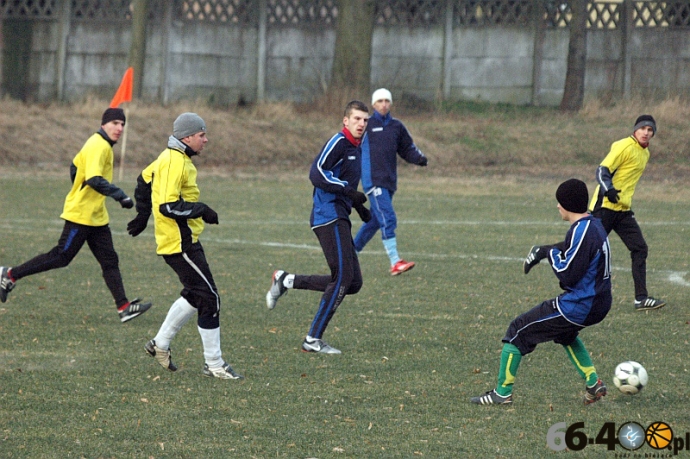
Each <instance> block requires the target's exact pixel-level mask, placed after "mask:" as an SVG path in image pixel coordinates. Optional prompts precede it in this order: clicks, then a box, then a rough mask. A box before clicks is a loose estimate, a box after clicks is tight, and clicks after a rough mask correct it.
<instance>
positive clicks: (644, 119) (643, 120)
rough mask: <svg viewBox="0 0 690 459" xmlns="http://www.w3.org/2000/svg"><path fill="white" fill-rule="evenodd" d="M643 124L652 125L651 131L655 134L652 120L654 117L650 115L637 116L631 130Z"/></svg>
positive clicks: (643, 125) (654, 125) (635, 129)
mask: <svg viewBox="0 0 690 459" xmlns="http://www.w3.org/2000/svg"><path fill="white" fill-rule="evenodd" d="M645 126H651V127H652V132H654V134H656V121H654V118H653V117H652V115H640V116H638V117H637V120H635V126H634V127H633V132H635V131H637V130H638V129H640V128H641V127H645Z"/></svg>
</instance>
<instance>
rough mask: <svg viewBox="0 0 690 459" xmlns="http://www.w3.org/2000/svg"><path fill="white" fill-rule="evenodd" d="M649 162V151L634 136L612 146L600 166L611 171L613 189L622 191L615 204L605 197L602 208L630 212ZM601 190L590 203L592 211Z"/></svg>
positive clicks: (595, 193)
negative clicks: (634, 195)
mask: <svg viewBox="0 0 690 459" xmlns="http://www.w3.org/2000/svg"><path fill="white" fill-rule="evenodd" d="M648 161H649V149H648V148H643V147H642V146H641V145H640V144H639V143H638V142H637V140H635V138H634V137H633V136H630V137H626V138H625V139H622V140H619V141H617V142H614V143H613V144H611V150H610V151H609V154H608V155H606V157H605V158H604V160H603V161H602V162H601V164H600V165H601V166H604V167H606V168H608V170H609V171H611V181H612V183H613V187H614V188H615V189H617V190H620V191H619V193H618V202H617V203H615V204H614V203H612V202H611V201H609V200H608V198H607V197H606V196H603V202H602V204H601V207H604V208H606V209H611V210H615V211H628V210H630V209H631V207H632V198H633V194H635V187H636V186H637V182H639V180H640V177H642V173H643V172H644V170H645V168H646V167H647V162H648ZM600 188H601V185H597V188H596V190H595V191H594V195H593V196H592V201H591V202H590V209H594V206H595V205H596V202H597V199H599V189H600Z"/></svg>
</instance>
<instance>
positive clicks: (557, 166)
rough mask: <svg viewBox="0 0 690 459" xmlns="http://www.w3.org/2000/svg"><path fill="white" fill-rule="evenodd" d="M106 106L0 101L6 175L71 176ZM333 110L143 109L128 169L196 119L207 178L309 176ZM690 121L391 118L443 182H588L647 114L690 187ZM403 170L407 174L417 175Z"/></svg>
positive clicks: (193, 105)
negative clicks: (467, 178) (190, 114)
mask: <svg viewBox="0 0 690 459" xmlns="http://www.w3.org/2000/svg"><path fill="white" fill-rule="evenodd" d="M106 106H107V102H106V101H103V100H96V99H87V100H86V101H84V102H82V103H75V104H71V105H65V104H59V103H54V104H49V105H39V104H24V103H21V102H17V101H13V100H2V101H0V125H1V126H2V127H3V128H2V130H0V165H1V166H2V167H3V169H6V170H7V169H9V168H11V169H13V170H15V171H21V169H22V168H26V167H27V166H33V167H38V168H40V169H45V170H52V169H59V170H63V168H64V166H65V165H67V164H69V162H70V160H71V159H72V157H73V156H74V154H75V153H76V152H77V151H78V149H79V148H80V147H81V146H82V144H83V142H84V141H85V140H86V138H87V137H88V136H89V135H90V134H91V133H92V132H94V131H95V130H96V129H97V128H98V122H99V120H100V115H101V113H102V111H103V109H104V107H106ZM324 106H325V105H324V103H318V102H317V103H314V104H313V105H299V106H297V105H293V104H290V103H266V104H258V105H250V106H247V107H232V108H229V109H227V108H225V109H224V108H214V107H209V106H207V105H205V104H203V103H199V102H186V103H177V104H174V105H172V106H168V107H162V106H159V105H148V104H145V103H142V102H134V103H131V104H129V107H127V110H128V116H129V118H128V126H127V151H126V157H127V165H128V167H130V168H132V169H138V168H141V167H143V166H144V165H145V164H147V163H148V162H149V161H151V160H152V159H154V158H155V157H156V156H157V155H158V153H159V152H160V151H161V150H162V149H163V148H164V147H165V144H166V141H167V137H168V135H169V134H170V131H171V129H172V122H173V121H174V119H175V117H176V116H177V115H178V114H179V113H181V112H183V111H194V112H197V113H199V114H200V115H201V116H202V117H203V118H204V119H205V120H206V123H207V125H208V131H209V138H210V140H211V141H210V142H209V144H208V146H207V148H206V150H205V151H204V153H203V155H202V156H201V157H200V158H199V160H198V163H199V164H200V165H204V166H205V168H206V170H210V169H213V170H216V171H218V172H223V173H241V172H245V171H250V172H253V173H256V172H268V173H272V172H277V171H281V172H291V171H295V172H302V171H304V169H305V168H306V167H307V166H308V165H309V163H310V162H311V160H312V159H313V157H314V156H315V155H316V153H317V152H318V150H319V149H320V148H321V146H322V145H323V143H324V142H325V141H326V140H327V139H328V138H329V137H330V135H332V134H333V133H334V132H335V131H336V130H338V129H339V128H340V119H341V116H342V114H341V113H340V112H339V111H338V110H330V113H325V111H326V110H323V107H324ZM689 112H690V106H688V104H686V103H685V102H684V101H682V100H680V99H679V98H675V99H666V100H663V101H660V102H655V103H649V104H645V103H642V102H640V101H628V102H623V103H618V104H616V105H613V106H611V105H608V106H607V105H604V104H603V103H601V102H600V101H597V100H590V101H588V102H587V103H586V104H585V106H584V107H583V109H582V110H581V111H580V112H579V113H576V114H571V113H561V112H559V111H558V110H555V109H551V108H534V107H515V106H506V105H482V104H473V103H461V104H457V105H453V106H444V107H439V106H434V105H431V104H426V105H425V104H421V103H419V102H418V101H412V100H401V101H396V105H394V115H396V116H399V117H400V118H401V119H402V120H403V121H404V122H405V124H406V125H407V127H408V129H409V130H410V132H411V133H412V135H413V137H414V138H415V141H416V143H417V144H418V146H419V147H420V148H421V149H422V151H424V152H425V154H426V155H427V156H428V157H429V158H430V164H431V167H432V168H433V170H434V175H436V176H447V177H453V176H459V175H471V176H492V177H499V176H503V177H508V176H525V175H526V176H542V177H559V176H564V175H576V176H583V177H584V178H589V176H591V174H592V173H593V169H594V167H595V166H596V165H597V164H598V163H599V161H601V159H602V158H603V157H604V155H605V154H606V153H607V152H608V149H609V146H610V144H611V142H613V141H615V140H618V139H619V138H622V137H624V136H625V135H627V134H629V133H630V130H631V127H632V124H633V122H634V120H635V118H636V117H637V116H638V115H639V114H641V113H651V114H653V115H654V116H655V118H656V119H657V123H658V126H659V132H658V135H657V137H656V138H655V139H654V140H653V142H652V147H651V150H652V155H653V156H652V160H651V162H650V166H649V169H648V172H647V175H648V176H653V177H655V178H658V179H664V180H682V179H684V178H685V177H686V176H687V174H688V172H689V171H690V162H689V161H688V145H687V142H686V139H685V136H686V132H688V128H689V127H690V121H689V120H690V117H689V116H688V115H689ZM120 144H122V142H120ZM119 151H120V149H119V147H116V152H117V153H119ZM402 169H403V171H402V173H403V174H405V173H407V172H406V171H407V170H409V169H411V168H405V167H403V168H402Z"/></svg>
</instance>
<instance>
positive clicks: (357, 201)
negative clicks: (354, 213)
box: [345, 188, 367, 207]
mask: <svg viewBox="0 0 690 459" xmlns="http://www.w3.org/2000/svg"><path fill="white" fill-rule="evenodd" d="M345 196H347V197H348V198H350V200H351V201H352V207H357V206H361V205H362V204H364V203H365V202H367V195H366V194H364V193H362V192H361V191H357V190H355V189H353V188H346V189H345Z"/></svg>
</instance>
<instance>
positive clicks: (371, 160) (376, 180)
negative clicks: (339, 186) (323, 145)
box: [362, 111, 424, 193]
mask: <svg viewBox="0 0 690 459" xmlns="http://www.w3.org/2000/svg"><path fill="white" fill-rule="evenodd" d="M397 155H400V157H401V158H402V159H404V160H405V161H407V162H408V163H412V164H419V162H420V161H421V159H422V158H423V157H424V155H423V154H422V152H421V151H419V148H417V146H416V145H415V144H414V142H413V141H412V136H410V133H409V132H408V131H407V128H406V127H405V125H404V124H402V122H400V120H398V119H396V118H393V117H392V116H391V114H390V113H388V114H386V116H381V114H380V113H378V112H377V111H374V114H373V115H372V116H371V117H369V122H368V123H367V135H366V137H365V138H364V139H363V140H362V188H363V189H364V192H365V193H369V192H370V191H371V190H372V188H374V187H381V188H385V189H387V190H389V191H391V192H393V193H394V192H395V191H396V190H397V189H398V169H397V165H398V164H397V160H398V158H397Z"/></svg>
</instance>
